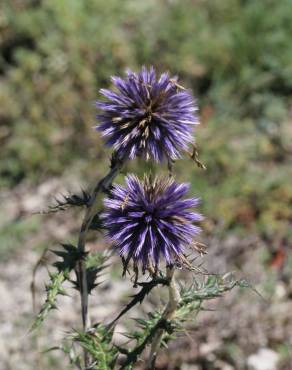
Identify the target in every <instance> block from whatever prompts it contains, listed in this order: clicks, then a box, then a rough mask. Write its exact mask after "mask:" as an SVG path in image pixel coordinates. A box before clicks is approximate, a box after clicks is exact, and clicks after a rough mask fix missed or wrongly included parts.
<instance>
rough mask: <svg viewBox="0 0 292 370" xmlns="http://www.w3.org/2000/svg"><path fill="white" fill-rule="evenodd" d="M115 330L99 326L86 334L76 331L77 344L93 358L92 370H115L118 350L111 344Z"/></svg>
mask: <svg viewBox="0 0 292 370" xmlns="http://www.w3.org/2000/svg"><path fill="white" fill-rule="evenodd" d="M112 336H113V330H109V329H108V328H106V327H105V326H103V325H101V324H98V325H96V326H95V327H94V328H91V329H90V331H88V332H86V333H84V332H79V331H76V332H75V335H74V336H73V340H74V341H75V342H78V343H80V345H81V346H82V347H83V348H84V349H86V351H88V353H89V354H90V356H91V358H92V362H93V364H92V369H96V370H111V369H113V368H114V366H115V363H116V360H117V355H118V349H117V348H116V347H115V346H114V345H113V344H112V343H111V342H112Z"/></svg>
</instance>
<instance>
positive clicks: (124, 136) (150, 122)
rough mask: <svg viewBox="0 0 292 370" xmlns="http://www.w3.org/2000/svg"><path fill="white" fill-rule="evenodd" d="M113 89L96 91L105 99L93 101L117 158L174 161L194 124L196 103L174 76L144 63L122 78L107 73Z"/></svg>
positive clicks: (184, 145) (189, 141)
mask: <svg viewBox="0 0 292 370" xmlns="http://www.w3.org/2000/svg"><path fill="white" fill-rule="evenodd" d="M112 82H113V84H114V86H115V88H116V89H115V90H116V91H111V90H107V89H101V90H100V92H101V94H102V95H103V96H104V97H105V98H106V99H107V101H98V102H97V103H96V104H97V107H98V108H99V109H100V111H101V112H100V114H98V115H97V118H98V120H99V122H100V124H99V125H98V126H97V129H98V130H99V131H101V133H102V135H103V136H105V137H106V138H107V141H106V144H107V145H108V146H113V147H114V149H115V151H116V153H117V154H118V156H119V157H122V158H124V157H125V158H130V159H133V158H134V157H137V156H142V157H144V158H146V159H147V160H148V159H150V158H152V159H154V160H155V161H157V162H161V161H162V160H163V159H165V158H166V159H168V160H171V159H176V158H178V157H180V152H181V151H182V150H187V148H188V144H189V143H191V142H193V127H194V125H196V124H198V119H197V116H196V114H195V112H196V110H197V107H196V105H195V102H194V99H193V97H192V95H191V93H190V92H189V91H187V90H186V89H184V88H183V87H182V86H180V85H178V84H177V80H176V78H175V77H174V78H170V76H169V75H168V73H163V74H162V75H161V76H160V77H159V78H158V77H157V76H156V73H155V70H154V68H153V67H151V68H150V69H149V70H147V69H146V68H145V67H143V68H142V70H141V71H140V72H139V73H137V74H136V73H134V72H132V71H128V72H127V75H126V77H125V78H124V79H122V78H120V77H112Z"/></svg>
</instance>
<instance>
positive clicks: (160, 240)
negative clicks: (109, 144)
mask: <svg viewBox="0 0 292 370" xmlns="http://www.w3.org/2000/svg"><path fill="white" fill-rule="evenodd" d="M188 189H189V185H188V184H185V183H183V184H177V183H176V182H175V181H174V180H173V179H170V178H158V177H156V178H155V179H153V180H152V179H151V177H145V178H144V180H143V181H140V180H139V179H138V178H137V177H136V176H134V175H128V176H127V177H126V186H125V187H123V186H120V185H115V186H114V187H113V189H112V191H111V196H110V197H109V198H108V199H106V200H105V211H104V213H103V215H102V219H103V222H104V226H105V227H106V228H107V234H108V236H109V238H110V240H111V242H112V243H113V245H114V247H115V248H117V249H118V251H119V254H120V255H121V256H122V257H123V258H124V260H125V265H126V266H127V264H128V263H129V261H130V260H131V259H132V260H133V261H134V266H136V267H137V266H138V265H141V266H142V270H143V271H145V269H146V268H147V267H149V266H151V267H154V268H155V269H157V268H158V265H159V261H160V260H163V261H165V262H166V264H167V265H169V264H173V263H175V262H179V261H182V260H183V259H184V250H185V248H186V247H187V246H191V245H192V241H193V237H194V236H195V235H197V234H198V233H199V232H200V228H199V227H198V226H196V225H194V223H195V222H198V221H200V220H202V216H201V215H200V214H199V213H196V212H193V211H192V210H191V209H192V208H193V207H196V206H197V205H198V203H199V200H198V199H197V198H191V199H185V197H184V196H185V194H186V193H187V191H188Z"/></svg>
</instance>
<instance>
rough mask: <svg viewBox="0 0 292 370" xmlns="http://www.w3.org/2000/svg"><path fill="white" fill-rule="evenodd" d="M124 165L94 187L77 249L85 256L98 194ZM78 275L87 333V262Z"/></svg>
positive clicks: (119, 163) (80, 265)
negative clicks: (87, 237)
mask: <svg viewBox="0 0 292 370" xmlns="http://www.w3.org/2000/svg"><path fill="white" fill-rule="evenodd" d="M122 165H123V161H121V160H116V161H115V163H113V161H112V166H111V169H110V171H109V173H108V174H107V175H106V176H105V177H104V178H103V179H101V180H100V181H99V182H98V183H97V184H96V186H95V187H94V189H93V191H92V193H91V196H90V200H89V204H88V206H87V209H86V213H85V216H84V219H83V222H82V225H81V229H80V233H79V238H78V244H77V249H78V251H79V252H80V253H81V254H82V255H85V252H86V250H85V243H86V236H87V232H88V230H89V227H90V225H91V222H92V220H93V217H94V216H95V215H96V213H97V210H98V209H97V208H98V194H99V193H100V192H102V191H107V190H109V188H110V186H111V185H112V182H113V180H114V178H115V177H116V176H117V174H118V173H119V171H120V170H121V168H122ZM76 272H77V275H78V279H79V283H80V284H79V286H80V298H81V311H82V323H83V330H84V332H86V331H87V330H88V328H89V327H90V318H89V315H88V285H87V276H86V265H85V260H84V259H81V260H80V261H79V262H78V264H77V271H76ZM84 362H85V366H88V365H89V363H88V362H89V358H88V354H87V352H86V351H84Z"/></svg>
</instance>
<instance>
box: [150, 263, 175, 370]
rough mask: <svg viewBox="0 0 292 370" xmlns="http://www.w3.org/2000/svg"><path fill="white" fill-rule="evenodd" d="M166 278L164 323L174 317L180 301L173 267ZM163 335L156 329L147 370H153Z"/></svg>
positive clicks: (169, 268)
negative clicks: (166, 293) (166, 295)
mask: <svg viewBox="0 0 292 370" xmlns="http://www.w3.org/2000/svg"><path fill="white" fill-rule="evenodd" d="M166 277H167V279H168V280H169V285H168V303H167V305H166V307H165V309H164V312H163V314H162V317H161V320H164V321H168V320H171V319H172V318H173V317H174V316H175V312H176V309H177V307H178V304H179V301H180V294H179V290H178V288H177V286H176V282H175V278H174V268H173V267H171V266H169V267H167V270H166ZM163 333H164V329H163V328H160V329H158V331H157V332H156V334H155V336H154V337H153V340H152V343H151V349H150V355H149V358H148V364H147V368H148V369H154V366H155V360H156V356H157V352H158V350H159V347H160V343H161V340H162V337H163Z"/></svg>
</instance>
